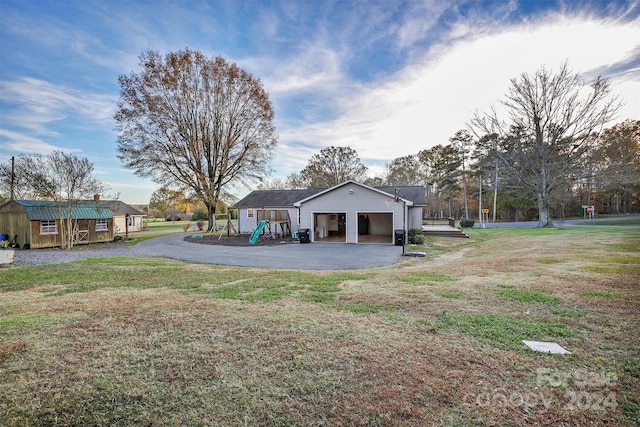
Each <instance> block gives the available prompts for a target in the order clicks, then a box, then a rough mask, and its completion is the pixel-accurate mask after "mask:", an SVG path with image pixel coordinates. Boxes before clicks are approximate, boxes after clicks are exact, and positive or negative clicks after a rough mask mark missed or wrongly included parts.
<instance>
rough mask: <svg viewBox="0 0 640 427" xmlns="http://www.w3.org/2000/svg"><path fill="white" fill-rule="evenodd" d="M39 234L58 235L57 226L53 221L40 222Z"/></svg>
mask: <svg viewBox="0 0 640 427" xmlns="http://www.w3.org/2000/svg"><path fill="white" fill-rule="evenodd" d="M40 234H58V224H57V223H56V221H55V220H52V219H48V220H43V221H40Z"/></svg>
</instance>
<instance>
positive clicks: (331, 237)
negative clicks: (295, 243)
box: [313, 212, 347, 243]
mask: <svg viewBox="0 0 640 427" xmlns="http://www.w3.org/2000/svg"><path fill="white" fill-rule="evenodd" d="M313 222H314V241H315V242H333V243H345V242H346V241H347V214H346V212H333V213H317V214H314V215H313Z"/></svg>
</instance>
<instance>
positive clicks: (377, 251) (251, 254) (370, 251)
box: [136, 233, 402, 270]
mask: <svg viewBox="0 0 640 427" xmlns="http://www.w3.org/2000/svg"><path fill="white" fill-rule="evenodd" d="M188 235H189V234H186V233H180V234H171V235H167V236H160V237H154V238H153V239H149V240H144V241H142V242H140V243H138V244H137V245H136V248H137V249H138V250H139V251H140V252H142V253H144V254H146V255H147V256H153V257H162V258H170V259H176V260H181V261H191V262H200V263H204V264H220V265H233V266H239V267H264V268H277V269H292V270H359V269H364V268H375V267H385V266H389V265H393V264H395V263H396V262H397V261H398V259H399V258H400V257H401V256H402V247H400V246H393V245H390V244H373V243H371V244H358V245H356V244H346V243H309V244H300V243H292V244H286V245H282V246H223V245H204V244H200V243H190V242H188V241H185V240H184V237H185V236H188Z"/></svg>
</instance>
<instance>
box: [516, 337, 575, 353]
mask: <svg viewBox="0 0 640 427" xmlns="http://www.w3.org/2000/svg"><path fill="white" fill-rule="evenodd" d="M522 342H523V343H525V345H526V346H527V347H529V348H530V349H531V350H534V351H539V352H541V353H551V354H571V352H570V351H568V350H565V349H564V348H562V347H560V345H559V344H557V343H554V342H543V341H526V340H522Z"/></svg>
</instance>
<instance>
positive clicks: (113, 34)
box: [0, 0, 640, 203]
mask: <svg viewBox="0 0 640 427" xmlns="http://www.w3.org/2000/svg"><path fill="white" fill-rule="evenodd" d="M186 47H189V48H190V49H193V50H199V51H201V52H203V53H204V54H206V55H208V56H215V55H221V56H223V57H225V58H226V59H228V60H230V61H234V62H237V63H238V64H239V65H240V66H241V67H243V68H245V69H246V70H248V71H249V72H250V73H252V74H253V75H254V76H256V77H258V78H260V79H261V80H262V82H263V84H264V86H265V89H266V90H267V92H269V94H270V97H271V100H272V102H273V104H274V107H275V110H276V122H275V124H276V128H277V131H278V134H279V145H278V148H277V149H276V150H275V151H274V158H273V161H272V164H271V166H272V168H273V169H274V170H275V172H274V175H273V178H285V177H286V176H287V175H289V174H291V173H292V172H298V171H300V170H301V169H302V168H304V166H305V165H306V163H307V161H308V159H309V158H310V157H311V156H312V155H313V154H315V153H317V152H319V151H320V150H321V149H322V148H324V147H327V146H330V145H339V146H350V147H351V148H353V149H355V150H356V151H357V152H358V154H359V155H360V158H361V160H362V162H363V163H364V164H365V165H367V166H368V167H369V168H370V172H371V174H372V175H375V174H381V173H382V172H383V170H384V165H385V164H386V163H387V162H389V161H391V160H392V159H393V158H395V157H400V156H404V155H407V154H415V153H417V152H418V151H420V150H422V149H426V148H429V147H432V146H434V145H437V144H447V143H448V140H449V138H450V137H451V136H453V135H454V134H455V132H456V131H457V130H460V129H464V128H465V126H466V125H465V123H466V122H467V121H468V120H469V118H470V117H471V115H472V114H473V112H474V111H476V110H487V109H489V108H490V107H491V106H492V105H495V104H497V103H498V102H499V101H500V99H503V97H504V94H505V93H506V92H507V89H508V86H509V79H511V78H513V77H516V76H518V75H519V74H521V73H523V72H527V73H533V72H535V71H536V70H537V69H539V68H540V66H542V65H546V66H547V67H550V68H551V69H557V68H559V66H560V65H561V64H562V63H563V62H564V61H565V60H566V61H568V63H569V66H570V67H571V68H572V69H573V70H574V71H576V72H580V73H583V76H584V78H585V80H586V81H589V80H591V79H593V78H594V77H596V76H597V75H603V76H605V77H608V78H609V79H610V80H611V83H612V87H613V91H614V93H615V95H617V96H619V97H620V100H621V101H622V102H623V103H624V105H623V107H622V109H621V110H620V113H619V115H618V119H617V120H616V121H615V122H620V121H622V120H624V119H628V118H632V119H640V1H639V0H633V1H631V0H619V1H618V0H609V1H604V0H601V1H588V0H580V1H570V0H564V1H554V0H519V1H518V0H502V1H489V0H487V1H482V0H473V1H463V0H425V1H394V0H382V1H364V0H350V1H311V0H306V1H302V0H298V1H296V0H288V1H271V2H268V1H190V0H185V1H177V0H176V1H163V0H156V1H151V0H148V1H125V0H110V1H90V0H80V1H73V0H46V1H45V0H18V1H13V0H0V161H2V162H7V161H8V160H9V159H10V157H11V156H18V155H21V154H32V153H42V154H46V153H48V152H50V151H51V150H54V149H57V150H62V151H66V152H75V153H77V154H79V155H82V156H86V157H88V158H89V160H90V161H91V162H93V164H94V166H95V169H96V175H97V176H98V178H99V179H101V180H102V181H103V182H105V183H106V184H108V185H109V186H110V187H111V193H112V194H116V193H117V194H119V195H120V199H121V200H123V201H125V202H128V203H147V202H148V201H149V197H150V195H151V193H152V192H153V191H154V190H156V189H157V185H156V184H154V183H153V182H150V181H146V180H142V179H140V178H138V177H136V176H135V175H133V174H132V173H131V172H129V171H128V170H126V169H124V168H123V167H122V165H121V163H120V161H119V160H118V159H117V157H116V156H117V152H116V133H115V130H114V128H115V122H114V120H113V112H114V111H115V108H116V104H117V102H118V96H119V86H118V83H117V79H118V76H119V75H121V74H128V73H130V72H132V71H138V70H139V67H138V56H139V55H140V54H141V53H142V52H143V51H146V50H157V51H159V52H160V53H162V54H164V53H167V52H169V51H175V50H179V49H184V48H186ZM236 190H237V191H236V194H237V195H238V196H242V195H244V194H245V193H246V192H247V191H248V190H247V189H243V188H238V189H236Z"/></svg>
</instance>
